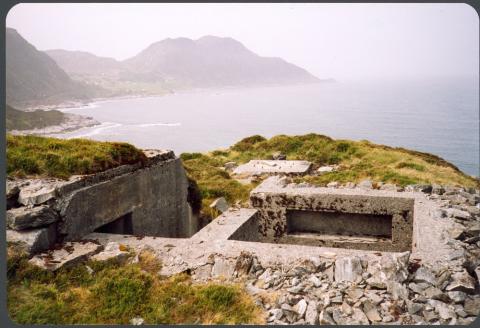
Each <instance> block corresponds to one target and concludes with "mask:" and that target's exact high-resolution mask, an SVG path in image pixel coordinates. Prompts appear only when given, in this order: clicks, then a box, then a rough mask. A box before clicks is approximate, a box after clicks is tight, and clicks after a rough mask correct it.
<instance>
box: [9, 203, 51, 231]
mask: <svg viewBox="0 0 480 328" xmlns="http://www.w3.org/2000/svg"><path fill="white" fill-rule="evenodd" d="M57 220H58V216H57V213H55V211H54V210H53V209H51V208H50V207H49V206H46V205H40V206H35V207H32V208H30V207H19V208H12V209H10V210H8V211H7V226H8V227H9V228H10V229H14V230H25V229H29V228H37V227H42V226H47V225H49V224H50V223H53V222H55V221H57Z"/></svg>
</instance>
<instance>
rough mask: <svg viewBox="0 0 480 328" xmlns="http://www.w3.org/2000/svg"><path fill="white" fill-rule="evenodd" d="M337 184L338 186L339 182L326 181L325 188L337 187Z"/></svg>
mask: <svg viewBox="0 0 480 328" xmlns="http://www.w3.org/2000/svg"><path fill="white" fill-rule="evenodd" d="M338 186H340V184H339V183H338V182H337V181H332V182H329V183H327V188H338Z"/></svg>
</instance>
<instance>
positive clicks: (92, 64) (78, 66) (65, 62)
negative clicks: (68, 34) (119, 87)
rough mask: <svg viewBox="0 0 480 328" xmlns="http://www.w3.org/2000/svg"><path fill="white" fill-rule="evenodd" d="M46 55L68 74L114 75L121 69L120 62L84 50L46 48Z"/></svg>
mask: <svg viewBox="0 0 480 328" xmlns="http://www.w3.org/2000/svg"><path fill="white" fill-rule="evenodd" d="M45 52H46V53H47V55H49V56H50V57H52V58H53V59H54V60H55V62H56V63H57V64H58V65H59V66H60V67H61V68H62V69H63V70H64V71H65V72H67V73H68V74H79V75H84V74H86V75H92V74H93V75H97V74H108V75H114V74H117V73H118V72H119V71H121V70H122V64H121V63H120V62H118V61H117V60H115V59H113V58H108V57H98V56H95V55H93V54H91V53H88V52H85V51H67V50H62V49H55V50H47V51H45Z"/></svg>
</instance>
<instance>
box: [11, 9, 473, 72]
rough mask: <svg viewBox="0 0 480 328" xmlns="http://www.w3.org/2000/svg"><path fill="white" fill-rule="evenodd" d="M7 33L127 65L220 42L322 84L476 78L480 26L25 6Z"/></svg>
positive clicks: (384, 13)
mask: <svg viewBox="0 0 480 328" xmlns="http://www.w3.org/2000/svg"><path fill="white" fill-rule="evenodd" d="M7 26H8V27H13V28H15V29H17V30H18V32H19V33H20V34H21V35H22V36H23V37H24V38H26V39H27V40H28V41H29V42H30V43H32V44H33V45H34V46H36V47H37V49H39V50H46V49H67V50H83V51H88V52H91V53H94V54H96V55H99V56H107V57H114V58H116V59H120V60H121V59H126V58H128V57H131V56H134V55H135V54H137V53H138V52H140V51H141V50H143V49H144V48H146V47H147V46H148V45H150V44H151V43H153V42H156V41H159V40H162V39H165V38H169V37H170V38H174V37H188V38H193V39H197V38H199V37H201V36H203V35H216V36H229V37H232V38H234V39H237V40H238V41H240V42H242V43H243V44H244V45H245V46H246V47H248V48H249V49H250V50H252V51H254V52H255V53H257V54H259V55H261V56H276V57H282V58H284V59H285V60H287V61H289V62H292V63H294V64H297V65H299V66H302V67H304V68H306V69H307V70H309V71H310V72H311V73H313V74H314V75H316V76H318V77H321V78H326V77H333V78H336V79H343V80H345V79H364V78H380V77H383V78H412V77H413V78H424V77H432V76H433V77H445V76H447V77H448V76H464V75H472V74H475V75H476V74H477V73H478V70H479V64H478V59H479V43H478V42H479V34H478V33H479V18H478V15H477V13H476V12H475V10H474V9H473V8H472V7H470V6H468V5H466V4H275V3H271V4H19V5H17V6H15V7H14V8H12V10H11V11H10V12H9V14H8V16H7Z"/></svg>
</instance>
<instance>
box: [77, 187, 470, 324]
mask: <svg viewBox="0 0 480 328" xmlns="http://www.w3.org/2000/svg"><path fill="white" fill-rule="evenodd" d="M284 185H285V186H286V185H287V183H285V184H284ZM306 187H308V186H305V185H304V186H303V187H299V186H297V187H296V188H298V189H302V188H306ZM412 190H415V189H412ZM330 192H333V193H335V192H338V191H336V189H331V190H330ZM358 192H359V190H356V191H354V190H352V194H356V193H358ZM361 192H362V193H365V194H370V193H371V192H374V191H373V190H362V191H361ZM378 192H380V194H381V195H385V196H389V195H391V194H390V192H387V191H375V192H374V194H376V196H379V195H380V194H378ZM403 195H404V196H406V198H413V199H414V200H415V204H414V211H415V219H416V220H415V221H414V227H413V229H414V234H413V249H412V252H411V253H410V252H404V253H397V252H383V251H368V250H366V251H363V250H357V249H344V248H329V247H315V246H305V245H292V244H278V243H277V244H273V243H265V242H261V243H259V242H254V241H255V239H256V238H257V237H258V236H259V235H260V234H259V233H258V213H259V211H258V210H255V209H232V210H229V211H228V212H226V213H224V214H223V215H221V216H220V217H219V218H217V219H216V220H214V221H213V222H212V223H211V224H210V225H208V226H207V227H205V228H204V229H202V230H201V231H199V232H198V233H197V234H196V235H194V236H193V237H192V238H189V239H183V238H161V237H160V238H154V237H144V238H142V239H140V238H136V237H134V236H126V237H125V236H122V235H111V234H98V233H94V234H90V235H88V236H87V237H86V238H91V239H96V240H97V241H98V242H100V243H101V244H102V245H108V243H109V242H115V243H121V244H124V245H126V246H128V247H129V248H130V249H131V250H132V251H134V252H136V253H137V254H138V253H141V251H142V250H146V249H148V250H150V251H153V252H154V253H155V255H156V256H157V257H158V258H159V259H160V260H161V261H162V269H161V272H160V273H161V274H166V275H170V274H174V273H179V272H186V273H189V274H191V276H192V279H193V280H194V281H207V280H216V279H220V280H221V281H223V279H228V280H232V281H234V282H236V283H241V284H243V285H244V286H245V289H246V291H247V292H248V293H249V294H251V295H253V297H255V298H256V303H257V304H259V305H260V306H262V307H263V308H264V309H265V310H266V311H267V313H268V319H267V322H268V323H269V324H277V325H280V324H305V323H317V322H319V323H323V324H325V323H327V324H361V323H363V324H368V323H371V324H378V323H381V324H387V323H389V324H469V323H471V322H473V320H474V319H475V316H476V315H478V312H479V308H480V295H479V294H478V282H477V279H476V276H475V273H473V272H474V271H473V270H475V269H477V268H478V267H479V265H480V260H479V254H480V252H479V251H478V248H479V247H480V243H479V242H477V241H476V240H475V241H472V240H471V238H475V237H476V236H477V237H478V233H479V231H480V228H479V226H478V220H479V219H480V216H479V214H480V213H477V212H476V210H475V209H470V208H468V207H465V206H463V205H462V206H461V207H458V208H459V209H461V210H466V211H469V213H470V214H471V218H470V219H468V220H467V221H466V220H463V219H456V218H454V217H447V216H446V215H444V214H445V213H444V212H446V211H444V209H446V208H457V207H455V206H457V205H456V203H455V202H456V200H455V198H456V196H457V194H453V195H451V194H448V192H446V193H445V196H442V199H439V198H435V197H433V195H429V194H423V193H419V192H405V193H403ZM467 196H468V195H466V197H464V198H467ZM443 197H447V199H449V197H450V198H452V199H453V206H452V203H450V204H448V203H447V202H446V201H444V199H443ZM445 200H446V199H445ZM449 206H450V207H449ZM454 224H455V225H457V226H458V225H460V226H462V227H463V228H462V229H463V230H462V232H461V233H455V235H456V236H455V237H456V238H458V239H456V238H452V237H450V233H449V229H450V228H451V227H452V226H453V225H454ZM455 228H456V227H455ZM236 239H239V240H236ZM477 275H478V274H477Z"/></svg>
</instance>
